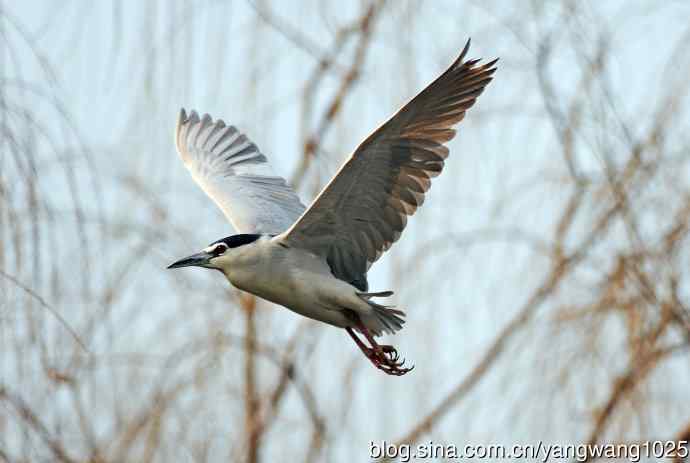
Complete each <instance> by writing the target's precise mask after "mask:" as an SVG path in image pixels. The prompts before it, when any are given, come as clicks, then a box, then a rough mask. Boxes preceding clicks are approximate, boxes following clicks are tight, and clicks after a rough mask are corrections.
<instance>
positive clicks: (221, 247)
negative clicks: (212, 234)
mask: <svg viewBox="0 0 690 463" xmlns="http://www.w3.org/2000/svg"><path fill="white" fill-rule="evenodd" d="M227 249H228V247H227V246H226V245H224V244H219V245H218V246H216V248H215V249H214V250H213V254H214V255H216V256H219V255H221V254H223V253H224V252H225V251H227Z"/></svg>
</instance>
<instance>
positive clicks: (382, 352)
mask: <svg viewBox="0 0 690 463" xmlns="http://www.w3.org/2000/svg"><path fill="white" fill-rule="evenodd" d="M356 327H357V330H358V331H359V332H361V333H362V334H363V335H364V337H365V338H366V339H367V341H369V344H370V345H371V347H369V346H367V345H366V344H365V343H364V342H363V341H362V340H361V339H360V338H359V336H357V334H355V332H354V330H353V329H352V328H350V327H348V328H345V330H346V331H347V333H348V334H349V335H350V337H351V338H352V339H353V340H354V341H355V344H357V347H359V349H360V350H361V351H362V353H364V355H365V356H366V357H367V358H368V359H369V361H370V362H371V363H373V364H374V366H375V367H376V368H378V369H379V370H382V371H383V372H385V373H386V374H389V375H395V376H402V375H404V374H405V373H407V372H408V371H410V370H412V368H414V367H412V368H401V367H402V366H403V364H404V363H405V359H402V360H400V355H399V354H398V351H397V350H396V349H395V347H393V346H390V345H380V344H378V343H377V342H376V341H375V340H374V337H373V336H372V335H371V333H370V332H369V330H368V329H367V327H366V326H364V324H363V323H362V321H361V320H357V324H356Z"/></svg>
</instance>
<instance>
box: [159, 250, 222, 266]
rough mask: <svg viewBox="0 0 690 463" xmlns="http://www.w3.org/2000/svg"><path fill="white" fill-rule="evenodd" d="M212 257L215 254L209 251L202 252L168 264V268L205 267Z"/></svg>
mask: <svg viewBox="0 0 690 463" xmlns="http://www.w3.org/2000/svg"><path fill="white" fill-rule="evenodd" d="M211 257H213V256H211V254H209V253H207V252H200V253H198V254H194V255H192V256H189V257H185V258H184V259H180V260H178V261H177V262H174V263H172V264H170V265H168V268H180V267H205V266H206V264H208V262H209V260H211Z"/></svg>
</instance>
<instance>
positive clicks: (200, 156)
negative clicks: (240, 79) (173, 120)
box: [175, 109, 305, 234]
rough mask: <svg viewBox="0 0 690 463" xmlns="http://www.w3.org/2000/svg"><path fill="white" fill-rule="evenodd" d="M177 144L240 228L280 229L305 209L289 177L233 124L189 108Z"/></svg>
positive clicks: (182, 118)
mask: <svg viewBox="0 0 690 463" xmlns="http://www.w3.org/2000/svg"><path fill="white" fill-rule="evenodd" d="M175 144H176V146H177V151H178V153H179V154H180V157H181V158H182V161H183V162H184V164H185V166H186V167H187V169H188V170H189V172H190V173H191V174H192V178H193V179H194V181H195V182H196V183H197V184H199V186H200V187H201V188H202V189H203V190H204V192H205V193H206V194H207V195H208V196H209V197H210V198H211V199H212V200H213V201H214V202H215V203H216V204H217V205H218V207H220V209H221V210H222V211H223V213H224V214H225V216H226V217H227V218H228V220H229V221H230V223H231V224H232V225H233V227H234V228H235V229H236V230H237V232H238V233H268V234H279V233H281V232H283V231H285V230H287V228H288V227H290V225H292V224H293V223H294V222H295V220H297V218H298V217H299V216H300V215H301V214H302V212H304V209H305V207H304V205H303V204H302V203H301V202H300V200H299V197H298V196H297V194H296V193H295V192H294V190H293V189H292V188H291V187H290V186H289V185H288V184H287V183H286V182H285V179H283V178H282V177H279V176H277V175H275V174H274V173H273V170H272V169H271V167H270V165H269V164H268V160H267V159H266V157H265V156H264V155H263V154H261V152H260V151H259V149H258V148H257V146H256V145H255V144H254V143H252V141H251V140H249V139H248V138H247V136H246V135H244V134H243V133H241V132H239V131H238V130H237V129H236V128H235V127H233V126H231V125H230V126H226V125H225V123H224V122H223V121H222V120H220V119H218V120H217V121H215V122H214V121H213V120H212V119H211V116H209V115H208V114H204V116H203V117H202V118H199V115H198V114H197V113H196V111H192V112H191V113H190V114H189V117H187V113H186V112H185V110H184V109H182V110H181V111H180V117H179V119H178V122H177V127H176V129H175Z"/></svg>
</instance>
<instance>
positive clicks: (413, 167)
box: [168, 40, 498, 375]
mask: <svg viewBox="0 0 690 463" xmlns="http://www.w3.org/2000/svg"><path fill="white" fill-rule="evenodd" d="M469 45H470V41H469V40H468V41H467V44H466V45H465V47H464V49H463V50H462V52H461V53H460V56H459V57H458V58H457V59H456V60H455V62H453V64H451V65H450V67H449V68H448V69H447V70H446V71H445V72H444V73H443V74H441V75H440V76H439V77H438V78H437V79H436V80H434V81H433V82H432V83H431V84H430V85H429V86H428V87H426V88H425V89H424V90H422V92H421V93H419V94H418V95H417V96H416V97H414V98H413V99H412V100H411V101H410V102H409V103H407V104H406V105H405V106H404V107H403V108H402V109H401V110H399V111H398V112H397V113H396V114H395V115H394V116H393V117H392V118H391V119H390V120H388V122H386V123H385V124H383V125H382V126H381V127H380V128H378V129H377V130H376V131H375V132H374V133H372V134H371V135H370V136H369V137H368V138H367V139H366V140H364V141H363V142H362V143H361V144H360V145H359V147H358V148H357V149H356V150H355V152H354V154H353V155H352V156H351V157H350V158H349V159H348V160H347V161H346V162H345V163H344V164H343V165H342V167H341V168H340V170H339V171H338V173H337V174H336V175H335V177H333V179H332V180H331V181H330V182H329V183H328V185H326V187H325V188H324V189H323V190H322V191H321V193H319V195H318V196H317V198H316V199H315V200H314V201H313V202H312V203H311V205H310V206H309V208H305V206H304V205H303V204H302V203H301V202H300V200H299V198H298V196H297V194H296V193H295V192H294V190H293V189H292V188H291V187H290V186H289V185H288V184H287V183H286V181H285V180H284V179H283V178H281V177H279V176H276V175H275V174H274V173H273V171H272V170H271V168H270V166H269V164H268V160H267V159H266V156H264V155H263V154H262V153H261V152H260V151H259V149H258V148H257V146H256V145H255V144H254V143H252V142H251V140H249V139H248V138H247V136H246V135H244V134H243V133H241V132H239V131H238V130H237V129H236V128H235V127H233V126H229V125H225V123H224V122H223V121H222V120H217V121H213V119H212V118H211V117H210V116H209V115H208V114H206V115H204V116H203V117H201V118H200V117H199V116H198V114H197V113H196V112H195V111H192V112H191V113H190V114H189V115H188V114H187V113H186V112H185V110H184V109H183V110H181V112H180V116H179V120H178V123H177V128H176V130H175V143H176V146H177V151H178V152H179V154H180V157H181V158H182V161H183V162H184V164H185V166H186V167H187V169H188V170H189V172H190V173H191V175H192V177H193V179H194V180H195V181H196V183H197V184H198V185H199V186H200V187H201V188H202V189H203V190H204V191H205V192H206V194H207V195H208V196H209V197H210V198H211V199H212V200H213V201H214V202H215V203H216V204H217V205H218V206H219V207H220V209H221V210H222V211H223V213H224V214H225V216H226V217H227V219H228V220H229V221H230V222H231V223H232V225H233V227H234V228H235V230H236V231H237V232H238V233H239V234H237V235H232V236H228V237H226V238H222V239H219V240H217V241H214V242H213V243H211V244H210V245H208V246H207V247H205V248H204V249H202V250H201V251H200V252H199V253H197V254H194V255H192V256H189V257H186V258H184V259H181V260H178V261H177V262H175V263H173V264H172V265H170V266H169V267H168V268H178V267H187V266H197V267H204V268H210V269H216V270H220V271H221V272H223V274H224V275H225V277H226V278H227V279H228V281H229V282H230V283H231V284H232V285H233V286H235V287H237V288H239V289H241V290H243V291H246V292H249V293H251V294H254V295H255V296H258V297H260V298H263V299H266V300H268V301H271V302H274V303H276V304H279V305H282V306H284V307H287V308H288V309H290V310H292V311H293V312H296V313H298V314H300V315H303V316H305V317H309V318H312V319H314V320H318V321H320V322H324V323H327V324H329V325H333V326H336V327H339V328H344V329H345V330H346V331H347V333H348V334H349V335H350V336H351V337H352V339H353V340H354V342H355V343H356V344H357V346H358V347H359V349H360V350H361V351H362V352H363V353H364V355H365V356H366V357H367V358H368V359H369V360H370V361H371V363H372V364H373V365H374V366H376V367H377V368H379V369H380V370H383V371H384V372H385V373H387V374H390V375H404V374H405V373H407V372H409V371H410V370H411V369H412V368H408V367H406V366H405V361H404V359H401V358H400V355H399V354H398V351H397V350H396V348H395V347H393V346H391V345H384V344H379V343H377V342H376V340H375V337H378V336H381V335H382V334H383V333H389V334H393V333H395V332H396V331H398V330H400V329H402V326H403V323H405V320H404V318H403V317H404V316H405V314H404V312H402V311H401V310H397V309H395V308H394V307H392V306H387V305H383V304H379V303H378V302H375V301H374V298H381V297H389V296H391V295H392V294H393V292H392V291H381V292H370V291H369V284H368V282H367V272H368V270H369V268H370V267H371V265H372V264H373V263H374V262H376V260H377V259H378V258H379V257H381V255H382V254H383V253H384V252H386V251H387V250H388V249H389V248H390V247H391V245H392V244H393V243H394V242H395V241H397V240H398V238H399V237H400V234H401V233H402V231H403V229H404V228H405V225H406V224H407V217H408V216H411V215H412V214H414V213H415V211H416V210H417V208H418V207H419V206H421V205H422V203H423V202H424V194H425V193H426V192H427V191H428V190H429V188H430V186H431V179H432V178H433V177H436V176H437V175H439V174H440V173H441V171H442V170H443V165H444V163H445V160H446V158H447V157H448V153H449V151H448V148H447V147H446V146H445V144H446V143H448V142H449V141H450V140H451V139H452V138H453V137H454V136H455V130H454V129H453V126H455V125H456V124H457V123H459V122H460V121H461V120H462V119H463V118H464V117H465V112H466V111H467V110H468V109H469V108H471V107H472V105H473V104H474V102H475V101H476V99H477V97H478V96H479V95H480V94H481V93H482V92H483V91H484V88H485V87H486V85H487V84H488V83H489V82H490V81H491V79H492V75H493V74H494V72H495V71H496V67H495V64H496V62H497V61H498V60H497V59H496V60H493V61H491V62H489V63H486V64H480V60H477V59H468V60H465V56H466V54H467V51H468V49H469Z"/></svg>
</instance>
